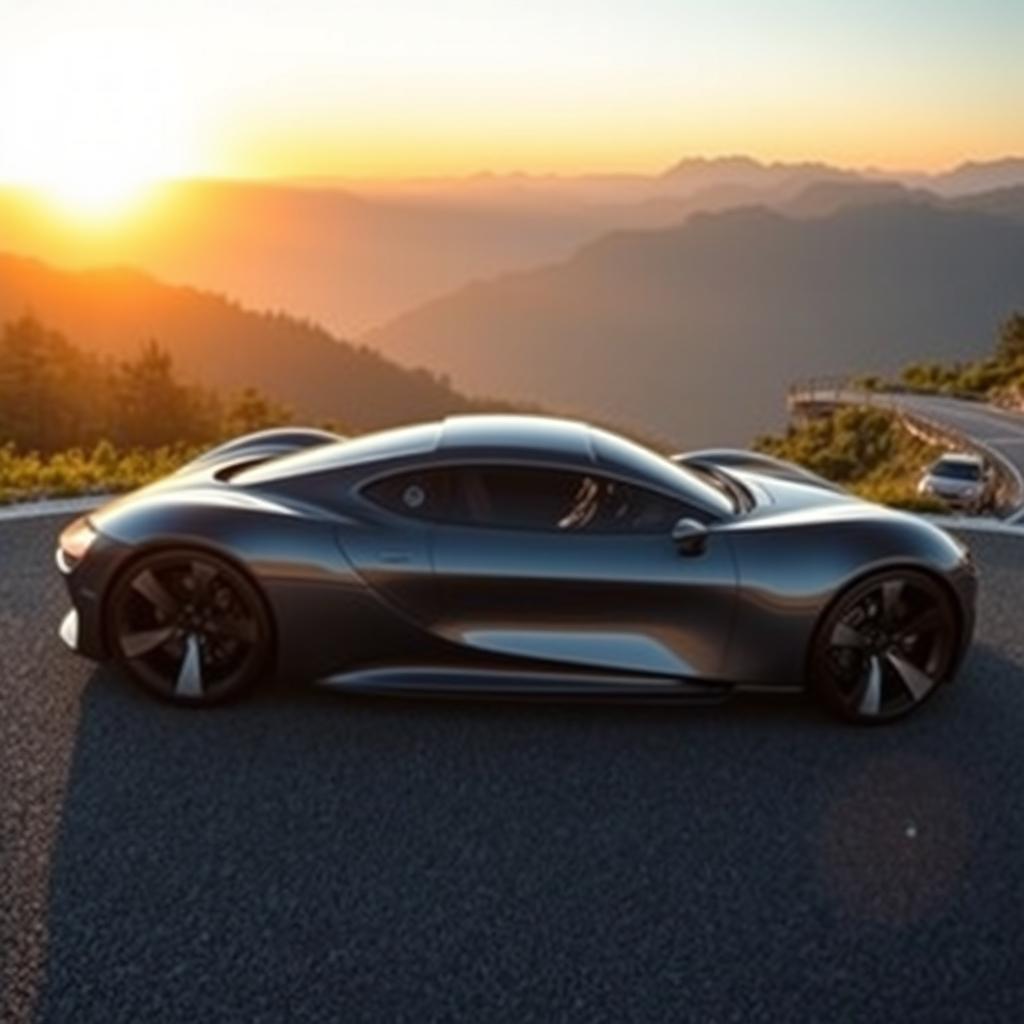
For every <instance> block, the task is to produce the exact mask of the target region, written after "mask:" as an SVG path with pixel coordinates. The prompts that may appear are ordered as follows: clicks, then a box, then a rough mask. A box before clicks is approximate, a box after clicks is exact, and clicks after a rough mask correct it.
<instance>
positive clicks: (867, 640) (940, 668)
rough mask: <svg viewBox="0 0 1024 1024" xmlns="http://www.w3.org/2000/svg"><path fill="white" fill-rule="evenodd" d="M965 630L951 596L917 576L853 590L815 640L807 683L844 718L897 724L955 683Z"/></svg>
mask: <svg viewBox="0 0 1024 1024" xmlns="http://www.w3.org/2000/svg"><path fill="white" fill-rule="evenodd" d="M959 649H960V623H959V616H958V615H957V611H956V607H955V605H954V603H953V599H952V598H951V596H950V594H949V592H948V591H947V590H946V588H945V587H944V586H943V585H942V583H940V582H939V581H938V580H936V579H934V578H933V577H931V576H929V575H927V574H926V573H922V572H917V571H915V570H912V569H899V570H892V571H889V572H884V573H878V574H876V575H873V576H871V577H869V578H867V579H865V580H862V581H861V582H859V583H856V584H854V585H853V586H852V587H850V588H849V589H848V590H847V591H845V592H844V593H843V594H841V595H840V596H839V598H838V599H837V600H836V601H835V602H834V603H833V604H832V606H831V607H830V608H829V609H828V611H826V612H825V614H824V616H823V617H822V621H821V623H820V624H819V626H818V629H817V630H816V632H815V638H814V642H813V645H812V649H811V656H810V666H809V669H810V683H811V687H812V688H813V690H814V691H815V693H816V694H817V695H818V696H819V697H820V698H821V700H822V701H823V702H824V703H825V705H826V706H827V707H828V708H829V709H830V710H832V711H833V712H834V713H835V714H837V715H839V716H840V717H841V718H844V719H846V720H847V721H850V722H857V723H862V724H879V723H882V722H891V721H895V720H896V719H898V718H902V717H903V716H904V715H907V714H909V713H910V712H911V711H914V710H915V709H917V708H918V707H920V706H921V705H922V704H923V703H924V702H925V701H926V700H928V699H929V698H930V697H931V696H932V695H933V694H934V693H935V691H936V690H938V688H939V687H940V686H941V685H942V684H943V683H945V682H946V681H947V680H948V679H949V677H950V676H951V674H952V672H953V670H954V668H955V667H956V661H957V655H958V652H959Z"/></svg>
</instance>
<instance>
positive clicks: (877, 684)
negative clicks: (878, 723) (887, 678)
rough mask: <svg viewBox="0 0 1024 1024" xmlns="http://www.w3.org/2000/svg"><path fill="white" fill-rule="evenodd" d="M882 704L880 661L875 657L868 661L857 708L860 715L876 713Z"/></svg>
mask: <svg viewBox="0 0 1024 1024" xmlns="http://www.w3.org/2000/svg"><path fill="white" fill-rule="evenodd" d="M881 706H882V663H881V662H880V661H879V660H878V658H876V657H872V658H871V660H870V661H869V662H868V678H867V682H866V683H865V684H864V689H863V692H862V693H861V697H860V702H859V703H858V705H857V710H858V711H859V712H860V713H861V714H862V715H877V714H878V711H879V708H881Z"/></svg>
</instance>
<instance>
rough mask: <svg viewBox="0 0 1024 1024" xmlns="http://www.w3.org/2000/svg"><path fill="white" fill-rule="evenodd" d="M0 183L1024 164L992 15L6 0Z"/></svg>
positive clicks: (926, 8) (940, 4)
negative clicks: (1015, 160)
mask: <svg viewBox="0 0 1024 1024" xmlns="http://www.w3.org/2000/svg"><path fill="white" fill-rule="evenodd" d="M2 2H4V3H5V4H10V5H11V6H10V7H9V8H6V7H5V10H4V15H3V19H4V21H3V23H4V31H3V35H2V36H0V95H3V96H5V97H6V98H8V102H6V103H5V108H6V109H5V117H4V119H3V120H2V122H0V181H16V182H21V183H28V184H31V185H34V186H36V187H39V188H42V189H43V190H44V191H49V192H50V193H52V194H54V195H56V196H64V197H65V198H67V199H68V201H70V202H77V203H80V204H83V205H88V204H94V205H95V206H97V207H102V206H103V205H104V204H105V203H118V202H124V201H125V200H126V198H128V197H130V195H131V194H132V193H133V191H137V190H139V189H141V188H142V187H143V186H144V185H145V183H147V182H149V181H151V180H153V179H158V178H166V177H175V176H182V175H213V176H217V175H220V176H242V177H252V176H320V175H327V176H339V177H364V176H383V177H402V176H422V175H433V174H465V173H472V172H474V171H478V170H481V169H492V170H496V171H507V170H528V171H535V172H545V171H560V172H578V171H582V170H591V171H595V170H596V171H601V170H644V171H653V170H657V169H660V168H662V167H664V166H666V165H668V164H670V163H673V162H675V161H676V160H678V159H679V158H680V157H682V156H685V155H692V154H698V153H699V154H706V155H714V154H718V153H732V152H745V153H751V154H753V155H755V156H760V157H762V158H766V159H808V158H814V159H823V160H828V161H830V162H834V163H839V164H843V165H847V166H864V165H869V164H870V165H874V166H879V167H887V168H901V169H902V168H907V167H918V168H925V169H936V168H939V167H944V166H948V165H950V164H953V163H956V162H959V161H961V160H963V159H967V158H973V159H984V158H990V157H995V156H999V155H1004V154H1006V153H1012V152H1024V116H1022V114H1024V109H1022V108H1024V61H1021V60H1020V58H1019V46H1020V41H1021V40H1022V39H1024V4H1020V3H1016V2H1011V0H977V2H972V3H971V4H962V3H961V4H957V3H952V2H948V0H901V2H900V3H898V4H895V3H891V2H885V3H883V2H882V0H861V2H854V0H836V2H832V3H829V2H827V0H779V2H778V3H773V4H764V3H758V2H755V0H725V2H719V3H710V2H706V0H645V2H641V3H636V2H631V3H626V2H611V0H546V2H543V3H541V2H536V0H519V2H516V3H511V2H495V0H435V2H433V3H431V4H424V3H419V2H413V0H377V2H375V3H372V4H367V3H362V2H353V3H344V4H341V3H336V2H333V0H292V2H289V3H282V2H278V0H249V2H248V3H246V4H241V5H230V6H229V5H226V4H223V5H215V4H209V3H206V2H201V0H177V2H175V3H174V4H161V5H155V4H140V3H138V2H136V0H94V2H92V3H89V4H83V3H81V2H79V0H34V2H32V3H27V2H21V0H2Z"/></svg>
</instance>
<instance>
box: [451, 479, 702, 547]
mask: <svg viewBox="0 0 1024 1024" xmlns="http://www.w3.org/2000/svg"><path fill="white" fill-rule="evenodd" d="M453 477H454V485H453V487H454V489H453V500H452V503H451V506H450V508H451V516H452V518H453V519H455V520H456V521H459V522H465V523H472V524H474V525H477V526H496V527H506V528H513V529H515V528H518V529H524V530H549V531H552V532H561V533H629V532H633V533H657V532H660V531H662V530H664V531H667V530H669V529H670V528H671V526H672V524H673V523H674V522H675V521H676V520H677V519H678V518H679V517H680V516H681V515H683V514H685V509H684V507H683V506H682V505H681V504H679V503H677V502H674V501H672V500H671V499H669V498H664V497H662V496H661V495H658V494H654V493H652V492H650V491H645V490H642V489H641V488H638V487H631V486H629V485H628V484H623V483H620V482H618V481H616V480H609V479H607V478H605V477H601V476H597V475H594V474H590V473H571V472H563V471H561V470H550V469H529V468H519V467H513V466H482V467H471V468H466V469H462V470H457V471H456V472H455V473H454V474H453Z"/></svg>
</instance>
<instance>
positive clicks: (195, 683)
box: [106, 549, 272, 707]
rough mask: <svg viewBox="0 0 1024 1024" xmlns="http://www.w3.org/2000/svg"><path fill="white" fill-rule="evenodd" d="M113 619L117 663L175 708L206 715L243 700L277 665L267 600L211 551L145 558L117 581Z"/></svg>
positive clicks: (110, 607)
mask: <svg viewBox="0 0 1024 1024" xmlns="http://www.w3.org/2000/svg"><path fill="white" fill-rule="evenodd" d="M106 611H107V622H108V630H109V640H110V650H111V652H112V655H113V658H114V660H115V661H116V662H117V664H118V665H119V666H120V667H121V668H122V669H123V670H124V672H125V673H126V674H127V675H128V676H129V677H130V678H131V679H132V680H133V681H134V682H136V683H138V684H139V685H140V686H142V687H143V688H145V689H146V690H147V691H148V692H150V693H152V694H154V695H155V696H157V697H160V698H162V699H164V700H168V701H171V702H173V703H175V704H183V705H189V706H193V707H205V706H208V705H211V704H217V703H220V702H222V701H225V700H229V699H232V698H234V697H237V696H239V695H240V694H242V693H243V692H245V691H246V690H248V689H249V688H250V687H251V686H253V685H254V684H255V683H256V682H257V681H258V680H259V679H260V677H261V676H262V675H263V674H264V672H265V671H266V668H267V665H268V664H269V661H270V652H271V647H272V629H271V622H270V616H269V614H268V612H267V608H266V605H265V603H264V601H263V598H262V595H261V594H260V593H259V591H258V590H257V588H256V586H255V585H254V584H253V583H252V582H251V581H250V580H249V578H248V577H247V576H246V575H245V574H244V573H242V572H241V571H240V570H238V569H237V568H235V567H234V566H233V565H231V564H230V563H229V562H227V561H225V560H224V559H222V558H218V557H217V556H215V555H212V554H208V553H207V552H205V551H193V550H185V549H181V550H166V551H160V552H154V553H153V554H149V555H144V556H143V557H141V558H140V559H138V560H137V561H135V562H133V563H132V564H131V565H130V566H129V567H128V569H127V570H126V571H125V572H124V573H123V574H122V575H121V577H120V578H119V579H118V580H117V582H116V583H115V585H114V587H113V590H112V592H111V594H110V598H109V600H108V602H107V607H106Z"/></svg>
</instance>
